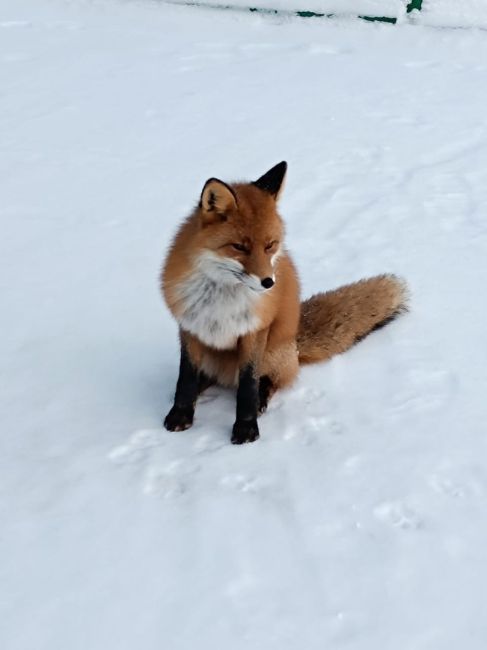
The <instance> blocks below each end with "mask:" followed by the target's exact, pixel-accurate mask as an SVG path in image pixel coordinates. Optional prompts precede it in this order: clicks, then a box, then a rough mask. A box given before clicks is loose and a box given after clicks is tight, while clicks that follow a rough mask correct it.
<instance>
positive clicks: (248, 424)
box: [232, 420, 259, 445]
mask: <svg viewBox="0 0 487 650" xmlns="http://www.w3.org/2000/svg"><path fill="white" fill-rule="evenodd" d="M258 437H259V427H258V426H257V420H241V421H238V420H237V422H235V424H234V425H233V430H232V444H234V445H243V444H244V443H245V442H255V440H257V438H258Z"/></svg>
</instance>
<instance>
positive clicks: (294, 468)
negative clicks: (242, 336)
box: [0, 0, 487, 650]
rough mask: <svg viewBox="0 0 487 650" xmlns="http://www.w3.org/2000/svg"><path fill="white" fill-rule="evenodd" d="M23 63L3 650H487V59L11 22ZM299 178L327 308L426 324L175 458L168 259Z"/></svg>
mask: <svg viewBox="0 0 487 650" xmlns="http://www.w3.org/2000/svg"><path fill="white" fill-rule="evenodd" d="M0 57H1V68H0V74H1V86H0V88H1V93H2V98H1V102H0V130H1V132H0V151H1V156H0V164H1V178H2V193H1V196H2V201H1V204H0V211H1V224H2V236H1V238H0V259H1V261H2V262H1V264H2V267H1V268H2V273H1V275H0V283H1V294H2V302H1V304H2V340H1V358H2V367H1V371H0V372H1V386H2V428H1V431H2V435H1V437H0V445H1V448H0V517H1V519H0V521H1V529H0V530H1V533H0V557H1V558H2V560H1V563H0V647H1V648H2V649H3V648H5V649H6V650H31V649H32V648H35V649H36V650H53V649H54V648H69V649H70V650H78V649H79V650H86V648H89V649H90V650H107V648H117V649H118V650H126V649H127V650H128V649H130V650H133V648H139V647H141V648H142V647H143V648H144V649H145V650H156V649H157V650H159V649H160V648H168V649H171V650H189V649H193V648H195V647H198V648H204V649H206V648H224V647H229V648H232V649H233V650H241V649H247V648H252V649H256V650H261V649H262V650H273V649H277V648H279V650H295V649H296V648H298V647H303V648H306V649H307V650H315V649H316V650H318V649H322V648H333V649H334V650H335V649H336V650H342V649H343V650H345V649H346V650H377V648H386V649H388V648H398V649H400V650H407V649H412V648H414V649H415V650H418V649H425V650H450V649H451V650H453V649H455V650H457V648H459V647H468V649H469V650H484V649H485V647H486V643H487V622H486V618H485V612H484V595H485V584H486V581H487V555H486V552H485V539H486V535H487V519H486V516H485V514H486V495H487V460H486V459H487V436H486V430H485V421H486V413H487V408H486V402H485V395H486V389H487V376H486V373H485V360H486V358H487V343H486V337H485V318H486V307H485V304H484V295H485V286H486V283H487V262H486V259H487V256H486V250H487V225H486V221H485V212H486V207H487V127H486V122H485V106H486V100H487V91H486V88H487V85H486V77H487V63H486V62H487V39H486V35H485V32H483V31H481V30H470V31H468V30H436V29H429V28H425V27H421V26H412V25H400V26H391V25H378V24H365V23H361V22H359V21H348V22H346V21H329V20H327V21H325V20H323V21H317V20H316V21H303V20H296V19H289V18H275V17H269V16H261V15H256V14H250V13H249V14H245V13H241V12H240V13H236V12H234V13H232V12H216V11H212V10H204V11H203V10H199V9H197V8H187V7H176V6H173V5H167V4H163V3H149V2H147V3H145V2H136V1H134V2H128V1H127V2H118V3H117V2H114V1H113V0H91V1H88V0H86V1H83V0H72V1H71V2H68V1H65V2H63V1H62V0H51V2H49V3H39V2H37V1H36V0H16V2H9V1H8V0H1V2H0ZM283 159H286V160H287V161H288V162H289V175H288V180H287V185H286V189H285V192H284V195H283V198H282V201H281V212H282V214H283V216H284V218H285V220H286V223H287V238H288V246H289V248H290V250H291V251H292V254H293V256H294V258H295V261H296V263H297V266H298V268H299V271H300V275H301V278H302V284H303V294H304V295H309V294H310V293H312V292H314V291H316V290H320V289H327V288H332V287H336V286H338V285H340V284H342V283H344V282H348V281H352V280H355V279H358V278H360V277H364V276H368V275H372V274H374V273H380V272H394V273H397V274H399V275H402V276H404V277H405V278H407V280H408V282H409V284H410V287H411V294H412V300H411V311H410V313H409V314H408V315H406V316H404V317H402V318H401V319H400V320H398V321H397V322H395V323H393V324H391V325H390V326H388V327H387V328H386V329H384V330H381V331H379V332H377V333H374V334H373V335H371V336H370V337H369V338H368V339H366V340H365V341H363V342H362V343H360V345H358V346H356V347H355V348H354V349H353V350H351V351H350V352H349V353H347V354H345V355H343V356H340V357H337V358H335V359H333V360H332V361H331V362H330V363H328V364H323V365H317V366H313V367H309V368H306V369H303V371H302V372H301V375H300V378H299V380H298V381H297V383H296V385H295V386H294V387H293V388H292V389H290V390H288V391H286V392H285V393H284V392H283V393H281V394H280V395H277V396H276V397H275V399H274V400H273V401H272V402H271V405H270V408H269V411H268V413H267V414H265V415H264V416H263V417H262V419H261V421H260V429H261V435H262V437H261V439H260V440H259V441H258V442H256V443H254V444H252V445H245V446H243V447H234V446H232V445H231V444H230V443H229V437H230V430H231V425H232V422H233V415H234V397H233V395H232V393H231V392H229V391H224V390H219V389H215V388H213V389H210V390H209V391H208V393H207V394H205V396H204V397H203V399H202V400H201V403H200V404H199V406H198V409H197V412H196V420H195V426H194V427H193V429H191V430H189V431H188V432H185V433H181V434H171V433H168V432H166V431H165V430H163V429H162V417H163V416H164V414H165V413H166V412H167V410H168V408H169V406H170V403H171V399H172V395H173V391H174V387H175V381H176V375H177V366H178V351H177V342H176V341H177V331H176V326H175V324H174V322H173V321H172V320H171V318H170V316H169V313H168V312H167V310H166V309H165V308H164V306H163V303H162V300H161V298H160V296H159V293H158V280H157V277H158V272H159V267H160V263H161V260H162V257H163V255H164V251H165V250H166V247H167V245H168V243H169V241H170V238H171V236H172V234H173V233H174V231H175V229H176V227H177V225H178V223H179V222H180V220H181V219H182V218H183V217H184V216H185V215H186V214H187V212H188V211H189V210H190V209H191V207H192V205H193V204H194V202H195V200H196V199H197V197H198V195H199V192H200V190H201V188H202V186H203V183H204V182H205V180H206V179H207V178H209V177H211V176H217V177H221V178H223V180H232V179H236V178H244V179H245V178H247V179H253V178H256V177H257V176H258V175H260V174H261V173H263V172H264V171H266V170H267V169H268V168H269V167H271V166H272V165H273V164H274V163H276V162H279V161H280V160H283Z"/></svg>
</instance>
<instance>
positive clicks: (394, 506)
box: [374, 501, 423, 530]
mask: <svg viewBox="0 0 487 650" xmlns="http://www.w3.org/2000/svg"><path fill="white" fill-rule="evenodd" d="M374 515H375V517H376V518H377V519H378V520H379V521H381V522H383V523H385V524H389V525H390V526H393V527H394V528H401V529H402V530H417V529H418V528H422V526H423V522H422V520H421V517H420V516H419V515H418V513H417V512H415V511H414V510H413V509H412V508H409V507H408V506H407V505H405V504H404V503H401V502H400V501H385V502H384V503H380V504H379V505H377V506H376V507H375V508H374Z"/></svg>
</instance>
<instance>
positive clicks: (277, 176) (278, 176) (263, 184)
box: [253, 160, 287, 200]
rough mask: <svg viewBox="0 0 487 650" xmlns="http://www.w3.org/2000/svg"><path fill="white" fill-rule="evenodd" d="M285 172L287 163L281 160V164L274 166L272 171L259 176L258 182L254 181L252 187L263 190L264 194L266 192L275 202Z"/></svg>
mask: <svg viewBox="0 0 487 650" xmlns="http://www.w3.org/2000/svg"><path fill="white" fill-rule="evenodd" d="M286 171H287V162H285V161H284V160H283V161H282V162H280V163H278V164H277V165H275V167H273V168H272V169H269V171H268V172H266V173H265V174H264V175H263V176H261V177H260V178H259V179H258V180H256V181H254V183H253V185H255V186H256V187H258V188H259V189H261V190H264V192H268V193H269V194H271V195H272V196H273V197H274V198H275V199H276V200H277V199H278V198H279V195H280V193H281V190H282V187H283V184H284V178H285V177H286Z"/></svg>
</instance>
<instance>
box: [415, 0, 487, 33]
mask: <svg viewBox="0 0 487 650" xmlns="http://www.w3.org/2000/svg"><path fill="white" fill-rule="evenodd" d="M420 20H421V23H422V24H424V25H436V26H441V27H477V28H483V29H487V3H486V2H485V0H423V6H422V10H421V18H420Z"/></svg>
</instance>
